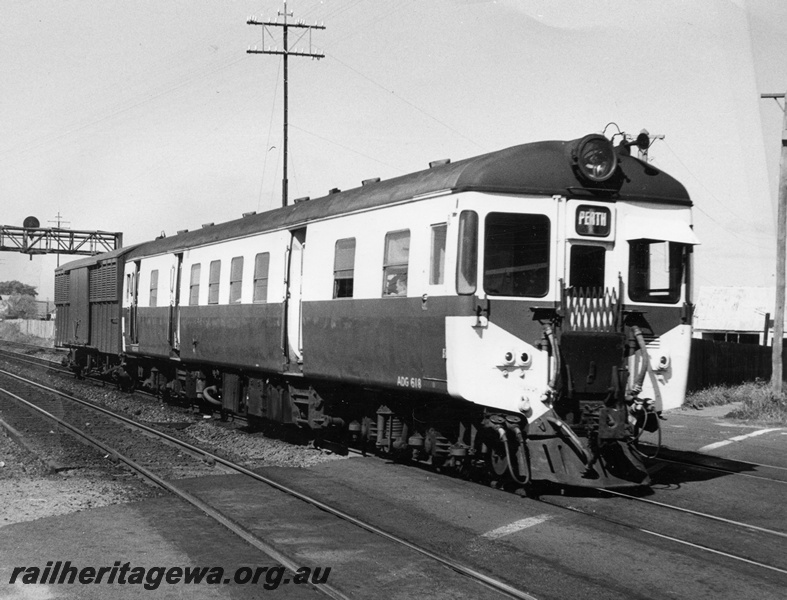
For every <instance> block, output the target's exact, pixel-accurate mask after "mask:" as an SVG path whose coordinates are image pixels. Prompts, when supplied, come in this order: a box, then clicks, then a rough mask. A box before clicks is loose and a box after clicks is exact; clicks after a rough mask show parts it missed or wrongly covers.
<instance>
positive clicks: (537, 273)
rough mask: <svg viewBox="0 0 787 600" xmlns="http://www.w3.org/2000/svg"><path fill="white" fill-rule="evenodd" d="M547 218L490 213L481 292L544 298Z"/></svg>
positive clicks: (547, 268) (547, 288) (547, 259)
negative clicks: (482, 289) (482, 290)
mask: <svg viewBox="0 0 787 600" xmlns="http://www.w3.org/2000/svg"><path fill="white" fill-rule="evenodd" d="M549 230H550V223H549V217H547V216H546V215H520V214H511V213H489V214H488V215H487V217H486V237H485V240H484V290H485V291H486V293H487V294H490V295H492V296H530V297H538V298H540V297H543V296H546V294H547V292H548V291H549Z"/></svg>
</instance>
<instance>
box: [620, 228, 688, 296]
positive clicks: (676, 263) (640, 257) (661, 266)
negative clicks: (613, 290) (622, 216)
mask: <svg viewBox="0 0 787 600" xmlns="http://www.w3.org/2000/svg"><path fill="white" fill-rule="evenodd" d="M687 248H688V247H687V246H686V244H677V243H675V242H660V241H655V240H632V241H630V242H629V297H630V298H631V299H632V300H634V301H636V302H664V303H668V304H674V303H676V302H677V301H678V300H680V287H681V284H682V283H683V267H684V264H685V257H686V254H687Z"/></svg>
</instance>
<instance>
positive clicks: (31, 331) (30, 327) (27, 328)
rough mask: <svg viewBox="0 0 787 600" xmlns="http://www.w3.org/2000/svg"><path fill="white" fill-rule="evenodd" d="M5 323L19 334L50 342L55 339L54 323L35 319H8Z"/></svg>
mask: <svg viewBox="0 0 787 600" xmlns="http://www.w3.org/2000/svg"><path fill="white" fill-rule="evenodd" d="M5 322H6V323H8V324H9V325H12V326H14V327H16V328H17V329H18V330H19V333H21V334H24V335H32V336H35V337H39V338H43V339H45V340H51V341H54V339H55V322H54V321H39V320H36V319H8V320H6V321H5Z"/></svg>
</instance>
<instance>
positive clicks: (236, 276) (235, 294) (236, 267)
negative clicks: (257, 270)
mask: <svg viewBox="0 0 787 600" xmlns="http://www.w3.org/2000/svg"><path fill="white" fill-rule="evenodd" d="M242 291H243V257H242V256H236V257H235V258H233V259H232V262H231V263H230V304H238V303H239V302H240V295H241V292H242Z"/></svg>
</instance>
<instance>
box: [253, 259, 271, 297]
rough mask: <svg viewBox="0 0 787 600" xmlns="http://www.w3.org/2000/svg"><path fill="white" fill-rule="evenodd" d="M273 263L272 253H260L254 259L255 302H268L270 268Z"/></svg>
mask: <svg viewBox="0 0 787 600" xmlns="http://www.w3.org/2000/svg"><path fill="white" fill-rule="evenodd" d="M270 262H271V253H270V252H260V253H259V254H258V255H257V256H255V257H254V298H253V302H257V303H261V302H267V301H268V267H269V266H270Z"/></svg>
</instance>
